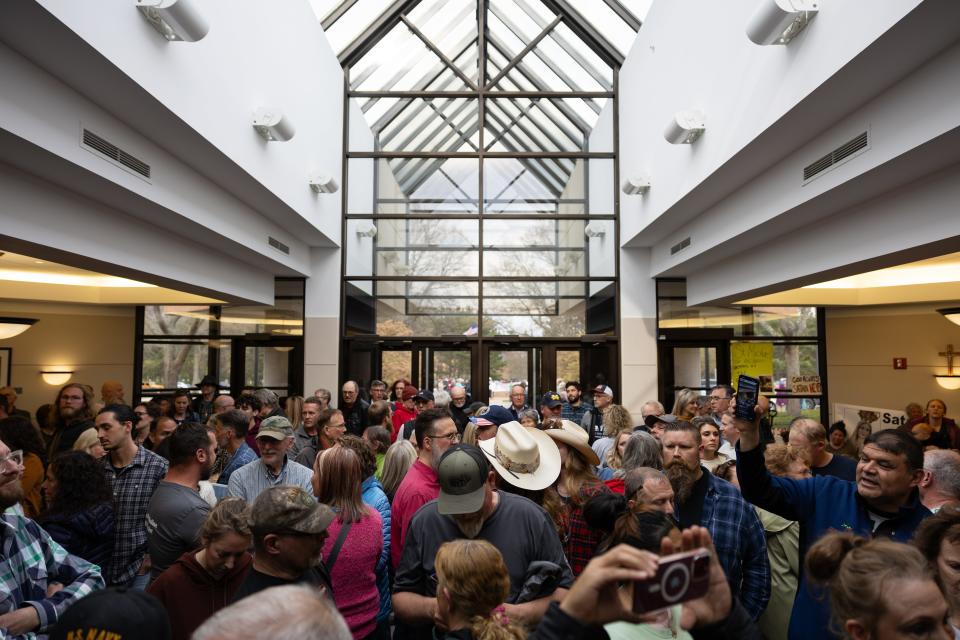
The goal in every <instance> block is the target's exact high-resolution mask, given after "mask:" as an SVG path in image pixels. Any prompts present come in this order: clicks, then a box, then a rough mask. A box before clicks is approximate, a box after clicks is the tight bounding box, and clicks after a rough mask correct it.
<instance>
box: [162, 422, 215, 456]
mask: <svg viewBox="0 0 960 640" xmlns="http://www.w3.org/2000/svg"><path fill="white" fill-rule="evenodd" d="M209 431H210V429H209V427H207V426H206V425H202V424H200V423H199V422H184V423H183V424H181V425H180V426H179V427H177V430H176V431H174V432H173V434H172V435H171V436H170V437H169V438H167V440H169V441H170V445H169V447H170V449H169V451H170V456H169V458H168V459H169V460H170V466H172V467H176V466H179V465H182V464H188V463H189V462H190V461H192V460H193V459H194V458H195V457H196V455H197V449H206V448H207V447H209V446H210V436H209V435H207V434H208V432H209Z"/></svg>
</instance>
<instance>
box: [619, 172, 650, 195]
mask: <svg viewBox="0 0 960 640" xmlns="http://www.w3.org/2000/svg"><path fill="white" fill-rule="evenodd" d="M620 190H621V191H623V192H624V193H625V194H627V195H628V196H642V195H645V194H646V193H647V191H650V178H648V177H646V176H634V177H632V178H627V179H626V180H624V181H623V184H622V185H621V186H620Z"/></svg>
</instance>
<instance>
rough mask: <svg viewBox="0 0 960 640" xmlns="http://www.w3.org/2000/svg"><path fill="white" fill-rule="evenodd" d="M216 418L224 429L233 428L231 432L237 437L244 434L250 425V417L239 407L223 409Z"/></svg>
mask: <svg viewBox="0 0 960 640" xmlns="http://www.w3.org/2000/svg"><path fill="white" fill-rule="evenodd" d="M216 419H217V420H218V421H219V422H220V426H221V427H223V428H224V429H233V432H234V433H235V434H237V437H238V438H242V437H244V436H246V435H247V429H248V428H249V427H250V418H248V417H247V414H245V413H244V412H243V411H240V410H239V409H230V411H224V412H223V413H221V414H220V415H218V416H217V418H216Z"/></svg>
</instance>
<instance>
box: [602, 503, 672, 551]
mask: <svg viewBox="0 0 960 640" xmlns="http://www.w3.org/2000/svg"><path fill="white" fill-rule="evenodd" d="M583 518H584V520H586V521H587V524H588V525H590V526H591V527H593V528H594V529H597V530H599V531H603V532H604V533H606V534H607V537H606V539H605V540H604V542H603V543H602V545H601V549H602V550H603V551H606V550H607V549H610V548H612V547H615V546H616V545H618V544H621V543H626V544H629V545H630V546H632V547H636V548H637V549H643V550H645V551H652V552H654V553H660V542H661V541H662V540H663V538H664V537H666V536H668V535H669V534H670V532H671V531H673V530H674V529H676V528H678V527H677V522H676V520H674V519H673V518H672V517H670V516H669V515H667V514H666V513H664V512H662V511H658V510H656V509H640V510H638V511H631V510H630V508H629V507H628V505H627V498H626V496H622V495H620V494H619V493H601V494H597V495H595V496H594V497H592V498H590V499H589V500H588V501H587V503H586V505H585V506H584V508H583Z"/></svg>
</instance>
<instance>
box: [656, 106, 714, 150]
mask: <svg viewBox="0 0 960 640" xmlns="http://www.w3.org/2000/svg"><path fill="white" fill-rule="evenodd" d="M705 130H706V125H705V124H704V115H703V112H702V111H700V110H699V109H687V110H685V111H678V112H676V113H675V114H673V117H672V118H671V119H670V124H668V125H667V128H666V129H664V130H663V137H664V138H665V139H666V141H667V142H669V143H670V144H693V143H694V142H696V141H697V140H698V139H699V138H700V136H701V135H703V132H704V131H705Z"/></svg>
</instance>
